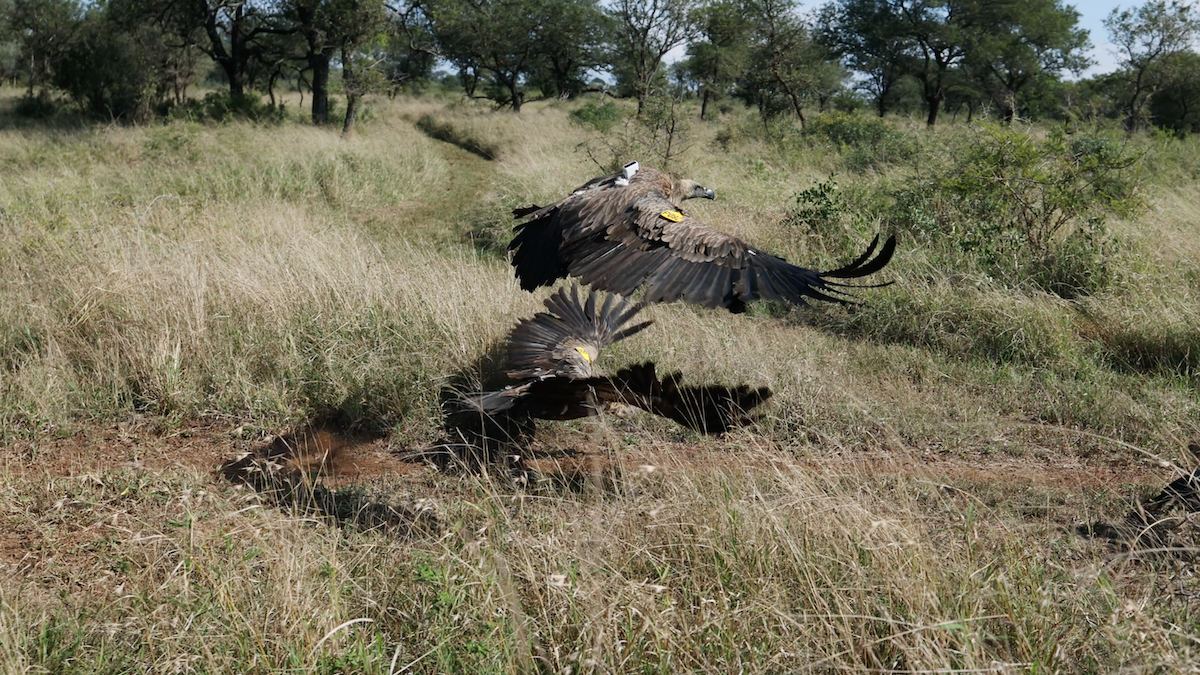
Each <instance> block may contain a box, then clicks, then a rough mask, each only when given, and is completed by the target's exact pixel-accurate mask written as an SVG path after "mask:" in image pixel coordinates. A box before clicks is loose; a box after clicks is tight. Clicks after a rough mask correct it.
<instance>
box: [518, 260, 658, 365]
mask: <svg viewBox="0 0 1200 675" xmlns="http://www.w3.org/2000/svg"><path fill="white" fill-rule="evenodd" d="M599 297H600V294H599V293H597V292H596V291H591V292H589V293H588V296H587V300H586V301H581V300H580V297H579V286H578V285H577V284H573V285H572V286H571V287H570V289H568V288H566V287H564V288H560V289H559V290H557V291H556V292H555V293H554V294H553V295H551V296H550V297H549V298H547V299H546V309H547V310H549V311H546V312H538V313H537V314H536V315H535V316H534V317H533V318H532V319H525V320H523V321H521V322H520V323H519V324H517V327H516V328H514V329H513V331H512V333H511V334H510V335H509V338H508V360H509V367H510V370H509V373H508V375H509V377H513V378H517V379H523V380H525V379H545V378H550V377H557V376H564V377H566V378H568V379H580V378H586V377H590V376H591V375H592V362H593V361H594V360H595V359H596V357H597V356H598V355H599V353H600V348H601V347H605V346H607V345H610V344H612V343H614V342H619V341H621V340H624V339H625V338H627V337H629V336H631V335H634V334H636V333H639V332H641V331H642V330H644V329H645V328H646V327H647V326H649V325H650V324H651V322H650V321H643V322H641V323H638V324H635V325H632V326H628V325H627V324H628V323H629V322H630V320H632V319H633V317H634V316H635V315H636V314H637V313H638V311H640V310H641V305H634V304H632V303H630V302H628V301H626V300H625V299H623V298H619V297H617V296H615V295H611V294H610V295H608V296H607V297H605V298H604V300H603V302H599V303H598V299H599Z"/></svg>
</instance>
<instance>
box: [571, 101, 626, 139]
mask: <svg viewBox="0 0 1200 675" xmlns="http://www.w3.org/2000/svg"><path fill="white" fill-rule="evenodd" d="M571 121H573V122H575V123H576V124H578V125H580V126H582V127H586V128H589V129H595V130H596V131H599V132H601V133H608V132H609V131H611V130H612V128H613V127H614V126H616V124H617V122H620V121H621V111H620V110H618V109H617V104H616V103H613V102H612V101H608V102H607V103H596V102H595V101H588V102H587V103H585V104H583V105H582V106H580V107H579V108H576V109H575V110H572V111H571Z"/></svg>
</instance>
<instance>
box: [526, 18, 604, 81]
mask: <svg viewBox="0 0 1200 675" xmlns="http://www.w3.org/2000/svg"><path fill="white" fill-rule="evenodd" d="M546 9H547V10H548V11H546V12H545V13H544V17H543V20H542V21H541V22H539V24H538V26H537V27H536V28H535V29H534V42H535V51H536V59H535V63H534V66H533V69H532V72H531V74H530V83H531V84H534V85H536V86H537V87H538V88H539V89H541V91H542V94H543V95H544V96H559V97H569V96H573V95H575V94H577V93H579V92H581V91H583V90H584V89H585V88H586V87H587V85H586V82H585V80H584V78H585V77H586V75H587V71H589V70H591V69H592V68H596V67H598V66H600V65H602V64H603V62H604V57H603V53H602V52H603V44H604V36H605V32H606V30H607V22H608V19H607V17H606V16H605V15H604V13H603V12H601V11H600V5H599V3H598V2H597V0H556V1H554V2H547V3H546Z"/></svg>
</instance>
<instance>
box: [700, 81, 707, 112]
mask: <svg viewBox="0 0 1200 675" xmlns="http://www.w3.org/2000/svg"><path fill="white" fill-rule="evenodd" d="M707 112H708V87H705V88H704V95H703V96H702V97H700V119H706V118H705V113H707Z"/></svg>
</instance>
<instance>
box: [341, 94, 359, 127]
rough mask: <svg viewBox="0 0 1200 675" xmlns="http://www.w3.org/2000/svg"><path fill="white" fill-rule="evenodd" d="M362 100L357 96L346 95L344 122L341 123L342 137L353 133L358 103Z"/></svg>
mask: <svg viewBox="0 0 1200 675" xmlns="http://www.w3.org/2000/svg"><path fill="white" fill-rule="evenodd" d="M361 99H362V96H360V95H359V94H352V93H350V92H347V93H346V121H345V122H344V123H342V135H343V136H349V135H350V134H352V133H354V122H355V120H357V119H358V102H359V101H360V100H361Z"/></svg>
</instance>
